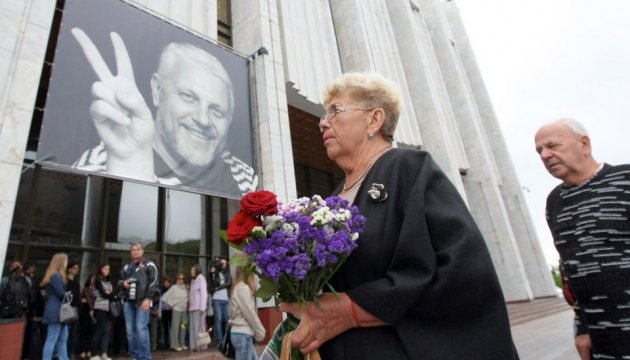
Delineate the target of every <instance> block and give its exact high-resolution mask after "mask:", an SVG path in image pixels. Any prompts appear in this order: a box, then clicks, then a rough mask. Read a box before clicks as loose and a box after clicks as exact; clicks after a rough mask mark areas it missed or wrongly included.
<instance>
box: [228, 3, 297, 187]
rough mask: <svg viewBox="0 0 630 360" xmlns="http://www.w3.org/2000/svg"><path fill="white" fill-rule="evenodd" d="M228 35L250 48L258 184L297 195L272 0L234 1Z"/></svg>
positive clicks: (243, 47) (240, 46)
mask: <svg viewBox="0 0 630 360" xmlns="http://www.w3.org/2000/svg"><path fill="white" fill-rule="evenodd" d="M232 41H233V47H234V49H235V50H236V51H238V52H241V53H243V54H249V57H250V58H251V59H252V61H251V64H250V79H251V81H250V84H251V87H250V91H251V97H252V103H251V106H252V113H253V116H252V127H253V128H254V143H255V146H256V147H255V153H256V154H257V159H258V161H257V162H258V163H257V168H258V170H259V172H260V179H261V184H262V187H263V188H264V189H266V190H269V191H273V192H275V193H276V194H277V195H278V197H279V198H280V199H289V198H295V197H297V190H296V186H295V171H294V167H293V153H292V147H291V129H290V128H289V113H288V109H287V96H286V88H285V86H286V85H285V79H284V68H283V58H282V51H283V50H282V44H281V38H280V27H279V24H278V5H277V3H276V1H275V0H252V1H232Z"/></svg>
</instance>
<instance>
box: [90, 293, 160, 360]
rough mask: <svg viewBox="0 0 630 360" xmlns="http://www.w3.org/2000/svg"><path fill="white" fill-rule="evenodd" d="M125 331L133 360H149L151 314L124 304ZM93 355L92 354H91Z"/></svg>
mask: <svg viewBox="0 0 630 360" xmlns="http://www.w3.org/2000/svg"><path fill="white" fill-rule="evenodd" d="M124 311H125V329H126V330H127V343H128V345H129V353H131V358H132V359H134V360H150V359H151V343H150V340H149V318H150V317H151V313H150V312H149V311H144V310H142V307H140V306H137V305H136V304H135V301H134V302H128V301H126V302H125V307H124ZM92 355H94V354H92Z"/></svg>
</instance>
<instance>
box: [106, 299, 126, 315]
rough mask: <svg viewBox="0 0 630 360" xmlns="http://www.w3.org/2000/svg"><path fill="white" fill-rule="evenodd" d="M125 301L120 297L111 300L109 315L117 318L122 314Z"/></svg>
mask: <svg viewBox="0 0 630 360" xmlns="http://www.w3.org/2000/svg"><path fill="white" fill-rule="evenodd" d="M122 307H123V303H122V301H120V299H119V298H117V297H115V298H113V299H111V300H110V301H109V316H111V317H112V318H117V317H120V315H122Z"/></svg>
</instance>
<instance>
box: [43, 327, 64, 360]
mask: <svg viewBox="0 0 630 360" xmlns="http://www.w3.org/2000/svg"><path fill="white" fill-rule="evenodd" d="M53 353H55V354H57V357H58V358H59V360H68V325H65V324H60V323H56V324H48V331H47V335H46V343H45V344H44V351H43V354H42V358H43V360H50V359H52V355H53Z"/></svg>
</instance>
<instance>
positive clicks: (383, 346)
mask: <svg viewBox="0 0 630 360" xmlns="http://www.w3.org/2000/svg"><path fill="white" fill-rule="evenodd" d="M323 103H324V107H325V109H326V114H325V115H324V116H323V117H322V119H321V121H320V122H319V130H320V131H321V133H322V141H323V145H324V147H325V148H326V154H327V155H328V157H329V158H330V159H332V160H333V161H334V162H335V163H336V164H337V165H339V167H340V168H341V169H342V170H343V172H344V174H345V179H344V181H343V183H342V184H341V185H340V186H339V187H338V188H337V190H336V191H335V192H334V194H335V195H338V196H340V197H342V198H344V199H346V200H347V201H349V202H350V203H353V204H354V205H356V206H357V207H358V208H359V210H360V212H361V213H362V214H363V215H365V217H366V218H367V223H366V227H365V231H364V232H363V233H362V234H361V235H360V237H359V239H358V248H357V249H356V250H355V251H354V252H353V253H352V254H351V255H350V256H349V257H348V260H347V261H346V262H345V263H344V264H343V266H342V267H341V268H340V269H339V271H338V272H337V273H336V274H335V275H334V276H333V278H332V280H331V284H332V286H333V287H334V288H335V290H337V291H338V295H337V294H332V293H324V294H322V295H321V296H320V298H319V305H315V304H314V303H309V304H308V305H307V306H300V305H299V304H297V303H284V304H281V305H280V309H281V310H283V311H287V312H291V313H293V314H295V315H299V317H300V318H301V320H300V324H299V326H298V328H297V329H296V331H295V332H294V334H293V335H292V337H291V344H292V345H293V346H294V347H297V348H299V349H300V351H302V352H303V353H310V352H311V351H313V350H316V349H319V351H320V355H321V357H322V359H335V360H337V359H341V360H343V359H446V358H448V359H480V360H507V359H516V358H517V357H518V355H517V354H516V351H515V349H514V345H513V342H512V336H511V333H510V326H509V322H508V316H507V310H506V306H505V300H504V298H503V293H502V292H501V288H500V286H499V282H498V279H497V276H496V272H495V269H494V267H493V265H492V261H491V259H490V255H489V253H488V250H487V248H486V245H485V241H484V239H483V237H482V235H481V233H480V231H479V229H478V228H477V225H476V224H475V222H474V220H473V218H472V216H471V214H470V212H469V211H468V208H467V206H466V203H465V202H464V201H463V200H462V198H461V196H460V195H459V193H458V192H457V190H456V188H455V187H454V186H453V185H452V184H451V182H450V181H449V180H448V178H447V177H446V176H445V174H444V173H443V172H442V171H441V170H440V168H439V167H438V165H437V164H436V163H435V161H433V159H432V158H431V156H430V155H429V153H427V152H425V151H422V150H417V149H411V148H398V149H393V148H392V142H393V139H394V131H395V129H396V125H397V121H398V116H399V114H400V108H401V105H400V95H399V92H398V90H397V87H396V85H394V84H393V83H392V82H391V81H389V80H386V79H384V78H383V77H382V76H380V75H378V74H375V73H347V74H344V75H342V76H341V77H340V78H339V79H337V80H336V81H334V82H332V83H331V84H330V85H329V86H328V87H327V89H326V92H325V94H324V101H323Z"/></svg>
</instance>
